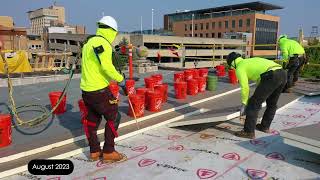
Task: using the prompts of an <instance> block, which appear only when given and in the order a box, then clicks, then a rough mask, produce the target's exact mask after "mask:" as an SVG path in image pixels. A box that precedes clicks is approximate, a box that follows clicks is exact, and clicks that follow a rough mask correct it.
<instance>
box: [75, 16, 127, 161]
mask: <svg viewBox="0 0 320 180" xmlns="http://www.w3.org/2000/svg"><path fill="white" fill-rule="evenodd" d="M97 26H98V28H97V32H96V35H93V36H89V37H88V38H87V39H86V41H85V42H84V45H83V48H82V62H81V66H82V67H81V73H82V74H81V83H80V88H81V90H82V98H83V101H84V103H85V106H86V108H87V110H88V115H87V118H86V119H85V120H83V127H84V131H85V134H86V136H87V139H88V141H89V147H90V157H91V159H92V160H99V159H100V157H102V158H103V161H104V162H106V163H109V162H110V163H112V162H119V161H123V160H125V157H126V156H125V155H124V154H121V153H118V152H117V151H115V148H114V138H115V137H117V136H118V134H117V131H116V129H117V127H115V125H114V124H115V123H114V121H115V119H116V118H117V114H118V104H117V103H118V101H117V99H116V97H114V96H113V95H112V93H111V91H110V90H109V88H108V86H109V84H110V81H116V82H118V84H119V85H120V87H122V89H123V90H124V91H126V90H125V81H124V77H123V75H121V74H120V73H119V72H118V71H117V70H116V69H115V67H114V65H113V64H112V45H111V43H112V42H113V41H114V39H115V38H116V36H117V33H118V26H117V22H116V20H115V19H114V18H113V17H111V16H104V17H103V18H102V19H100V20H99V21H98V22H97ZM102 116H103V117H104V119H105V120H106V121H107V123H106V124H105V133H104V137H105V143H104V146H103V149H102V150H101V149H100V142H99V140H98V137H97V129H98V127H99V125H100V123H101V118H102Z"/></svg>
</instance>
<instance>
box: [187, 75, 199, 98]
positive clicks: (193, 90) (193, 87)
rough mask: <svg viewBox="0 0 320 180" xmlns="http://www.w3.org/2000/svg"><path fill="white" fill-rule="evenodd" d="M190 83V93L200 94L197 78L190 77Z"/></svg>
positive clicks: (188, 91) (188, 82)
mask: <svg viewBox="0 0 320 180" xmlns="http://www.w3.org/2000/svg"><path fill="white" fill-rule="evenodd" d="M187 84H188V90H187V93H188V95H192V96H194V95H197V94H198V81H197V80H196V79H190V80H188V81H187Z"/></svg>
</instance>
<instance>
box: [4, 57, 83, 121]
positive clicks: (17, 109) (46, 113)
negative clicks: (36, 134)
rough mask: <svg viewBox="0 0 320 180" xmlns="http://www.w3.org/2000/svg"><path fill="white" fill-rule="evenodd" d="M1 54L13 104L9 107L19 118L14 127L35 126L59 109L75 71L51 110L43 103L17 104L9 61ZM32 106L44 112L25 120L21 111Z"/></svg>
mask: <svg viewBox="0 0 320 180" xmlns="http://www.w3.org/2000/svg"><path fill="white" fill-rule="evenodd" d="M0 54H1V57H2V59H3V62H4V68H5V71H6V75H7V82H8V94H9V102H10V105H11V107H10V109H9V110H10V114H11V115H12V116H14V117H15V119H16V120H17V122H18V123H17V124H16V125H14V126H12V127H17V126H22V125H28V126H30V127H33V126H36V125H38V124H40V123H42V122H43V121H45V120H46V119H48V117H50V116H51V115H52V113H53V112H54V111H55V110H56V109H57V107H58V106H59V104H60V103H61V101H62V99H63V97H64V96H65V94H66V92H67V89H68V87H69V85H70V82H71V79H72V77H73V74H74V71H73V70H70V72H69V79H68V81H67V83H66V85H65V87H64V88H63V91H62V94H61V96H60V97H59V99H58V102H57V104H56V105H55V106H54V107H53V108H52V109H51V111H48V110H47V108H46V107H44V106H42V105H39V104H26V105H22V106H16V103H15V101H14V98H13V85H12V80H11V78H10V73H9V66H8V62H7V60H6V58H5V57H4V55H3V53H0ZM78 57H79V56H77V57H76V60H75V62H74V63H76V62H77V61H78ZM71 67H72V66H71ZM30 107H33V108H35V107H37V108H39V109H40V110H39V112H41V113H42V114H41V115H39V116H37V117H35V118H33V119H30V120H23V119H22V118H21V117H20V116H19V113H21V112H25V111H26V110H25V109H28V108H30Z"/></svg>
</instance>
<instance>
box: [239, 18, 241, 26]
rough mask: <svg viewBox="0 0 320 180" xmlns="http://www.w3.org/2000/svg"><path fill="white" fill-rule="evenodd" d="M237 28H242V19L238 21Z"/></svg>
mask: <svg viewBox="0 0 320 180" xmlns="http://www.w3.org/2000/svg"><path fill="white" fill-rule="evenodd" d="M239 27H242V19H240V20H239Z"/></svg>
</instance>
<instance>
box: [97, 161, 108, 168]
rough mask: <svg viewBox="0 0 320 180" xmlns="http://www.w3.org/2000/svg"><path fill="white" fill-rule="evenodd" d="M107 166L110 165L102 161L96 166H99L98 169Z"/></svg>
mask: <svg viewBox="0 0 320 180" xmlns="http://www.w3.org/2000/svg"><path fill="white" fill-rule="evenodd" d="M107 165H108V164H107V163H103V162H102V161H98V162H97V164H96V166H97V167H98V168H100V167H105V166H107Z"/></svg>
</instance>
